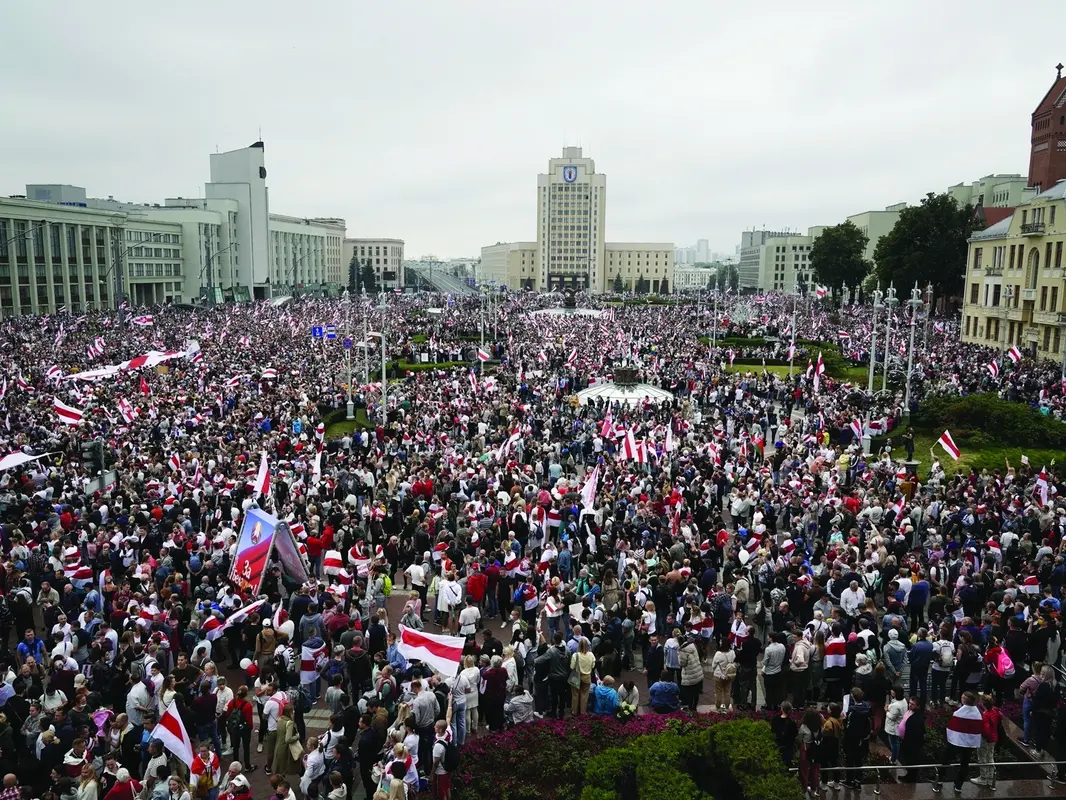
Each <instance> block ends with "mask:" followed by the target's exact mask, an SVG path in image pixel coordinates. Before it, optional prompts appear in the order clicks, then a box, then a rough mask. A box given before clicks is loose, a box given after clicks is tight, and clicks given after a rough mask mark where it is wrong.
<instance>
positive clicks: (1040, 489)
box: [1036, 467, 1048, 506]
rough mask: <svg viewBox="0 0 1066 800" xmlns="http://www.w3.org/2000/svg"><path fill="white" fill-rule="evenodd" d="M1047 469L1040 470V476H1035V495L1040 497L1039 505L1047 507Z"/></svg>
mask: <svg viewBox="0 0 1066 800" xmlns="http://www.w3.org/2000/svg"><path fill="white" fill-rule="evenodd" d="M1047 490H1048V482H1047V467H1041V468H1040V474H1039V475H1037V476H1036V493H1037V494H1039V495H1040V505H1042V506H1046V505H1047Z"/></svg>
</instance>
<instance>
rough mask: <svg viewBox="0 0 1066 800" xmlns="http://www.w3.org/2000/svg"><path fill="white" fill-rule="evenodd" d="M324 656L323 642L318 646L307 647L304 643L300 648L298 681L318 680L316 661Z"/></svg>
mask: <svg viewBox="0 0 1066 800" xmlns="http://www.w3.org/2000/svg"><path fill="white" fill-rule="evenodd" d="M325 657H326V644H325V642H323V643H322V644H321V645H319V646H318V647H308V646H307V645H306V644H305V645H304V646H303V647H302V648H301V650H300V683H313V682H314V681H316V680H318V662H319V661H320V660H321V659H323V658H325Z"/></svg>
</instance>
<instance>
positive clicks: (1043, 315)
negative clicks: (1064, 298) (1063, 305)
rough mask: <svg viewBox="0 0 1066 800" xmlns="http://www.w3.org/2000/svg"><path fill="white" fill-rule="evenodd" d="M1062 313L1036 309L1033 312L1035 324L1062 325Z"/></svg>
mask: <svg viewBox="0 0 1066 800" xmlns="http://www.w3.org/2000/svg"><path fill="white" fill-rule="evenodd" d="M1062 317H1063V315H1062V314H1059V313H1057V312H1055V311H1034V312H1033V324H1034V325H1061V324H1062Z"/></svg>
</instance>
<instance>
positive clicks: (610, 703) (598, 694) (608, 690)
mask: <svg viewBox="0 0 1066 800" xmlns="http://www.w3.org/2000/svg"><path fill="white" fill-rule="evenodd" d="M592 702H593V713H596V714H605V715H606V716H609V717H613V716H614V715H615V714H616V713H617V712H618V692H616V691H615V689H614V687H613V686H604V685H603V684H602V683H601V684H598V685H597V686H596V687H595V688H594V689H593V690H592Z"/></svg>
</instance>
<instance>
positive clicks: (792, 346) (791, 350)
mask: <svg viewBox="0 0 1066 800" xmlns="http://www.w3.org/2000/svg"><path fill="white" fill-rule="evenodd" d="M798 297H799V286H798V285H795V286H793V287H792V341H791V342H789V344H788V379H789V380H792V362H793V361H795V359H796V299H797V298H798Z"/></svg>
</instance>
